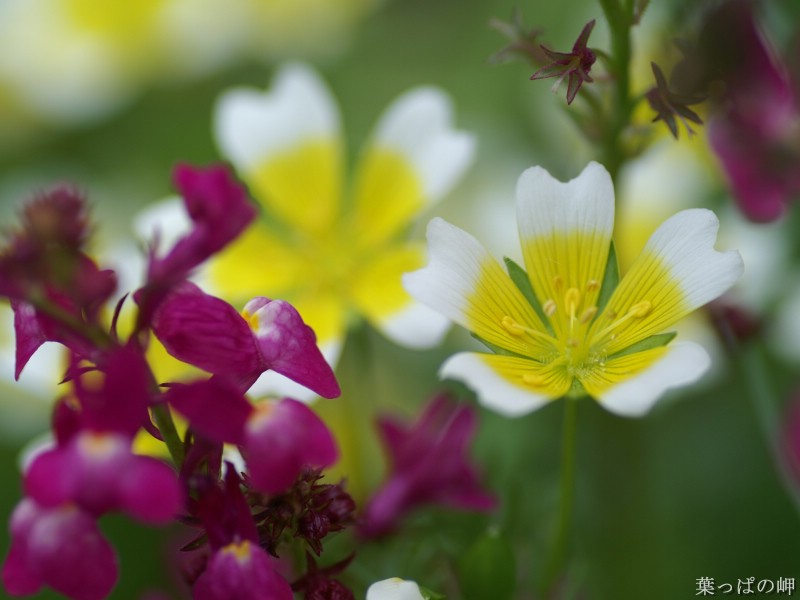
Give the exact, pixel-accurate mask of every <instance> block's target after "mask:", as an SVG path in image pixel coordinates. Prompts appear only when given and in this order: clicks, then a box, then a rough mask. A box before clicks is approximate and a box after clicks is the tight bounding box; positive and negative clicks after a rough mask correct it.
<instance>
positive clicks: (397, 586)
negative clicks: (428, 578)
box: [367, 577, 424, 600]
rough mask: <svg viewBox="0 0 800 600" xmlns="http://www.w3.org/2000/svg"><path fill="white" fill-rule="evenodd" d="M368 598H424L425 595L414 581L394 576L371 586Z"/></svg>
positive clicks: (376, 599)
mask: <svg viewBox="0 0 800 600" xmlns="http://www.w3.org/2000/svg"><path fill="white" fill-rule="evenodd" d="M367 600H424V596H423V595H422V592H420V590H419V586H418V585H417V584H416V583H414V582H413V581H405V580H403V579H400V578H399V577H392V578H391V579H384V580H383V581H378V582H376V583H373V584H372V585H371V586H369V589H368V590H367Z"/></svg>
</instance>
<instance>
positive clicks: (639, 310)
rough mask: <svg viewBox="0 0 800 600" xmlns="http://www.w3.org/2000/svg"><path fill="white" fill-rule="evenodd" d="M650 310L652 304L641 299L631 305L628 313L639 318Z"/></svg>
mask: <svg viewBox="0 0 800 600" xmlns="http://www.w3.org/2000/svg"><path fill="white" fill-rule="evenodd" d="M651 310H653V305H652V304H651V303H650V302H649V301H647V300H642V301H641V302H637V303H636V304H634V305H633V306H631V308H630V310H629V311H628V314H630V315H631V316H633V317H636V318H638V319H641V318H642V317H646V316H647V315H649V314H650V311H651Z"/></svg>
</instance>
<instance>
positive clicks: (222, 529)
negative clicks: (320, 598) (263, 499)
mask: <svg viewBox="0 0 800 600" xmlns="http://www.w3.org/2000/svg"><path fill="white" fill-rule="evenodd" d="M241 483H242V482H241V480H240V479H239V476H238V475H237V474H236V473H235V472H234V471H233V469H229V470H228V474H227V475H226V477H225V480H224V482H222V485H218V484H216V483H213V484H210V482H206V485H200V486H199V487H198V490H197V495H198V499H197V504H196V506H197V513H198V516H199V518H200V521H201V522H202V524H203V526H204V528H205V529H206V532H207V536H208V543H209V545H210V546H211V556H210V557H209V559H208V562H207V563H206V566H205V570H204V571H203V572H202V573H201V574H200V576H199V577H198V578H197V579H196V581H195V582H194V586H193V588H192V596H193V598H194V599H195V600H230V599H232V598H236V599H237V600H260V599H261V598H270V599H274V600H291V599H292V589H291V587H290V586H289V583H288V582H287V581H286V580H285V579H283V577H281V576H280V575H279V574H278V573H277V572H276V571H275V570H274V568H273V567H274V565H275V562H274V561H273V560H272V559H271V558H270V557H269V555H268V554H267V552H266V551H265V550H264V549H263V548H262V547H261V546H260V545H259V542H258V531H257V529H256V526H255V523H254V522H253V518H252V515H251V513H250V507H249V506H248V504H247V501H246V500H245V498H244V495H243V494H242V490H241Z"/></svg>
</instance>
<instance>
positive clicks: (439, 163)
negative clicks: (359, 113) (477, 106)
mask: <svg viewBox="0 0 800 600" xmlns="http://www.w3.org/2000/svg"><path fill="white" fill-rule="evenodd" d="M452 121H453V109H452V106H451V103H450V99H449V98H448V97H447V96H446V95H445V94H444V93H443V92H442V91H441V90H438V89H436V88H419V89H415V90H411V91H409V92H407V93H405V94H403V95H402V96H400V97H399V98H398V99H397V100H395V101H394V102H393V103H392V104H391V106H389V108H388V109H386V112H385V113H384V114H383V116H382V117H381V119H380V121H379V122H378V125H377V127H376V131H375V136H374V139H373V143H374V144H375V145H376V146H378V147H381V148H388V149H391V150H394V151H395V152H398V153H400V154H401V155H403V156H405V157H406V159H407V160H408V161H409V162H410V163H411V164H412V165H413V167H414V170H415V171H416V173H417V174H418V175H419V177H420V178H421V181H422V189H423V194H424V197H425V200H426V201H428V202H431V201H435V200H438V199H439V198H441V197H442V196H444V195H445V194H446V193H447V192H448V191H450V189H451V188H452V187H453V186H454V185H455V184H456V182H457V181H458V180H459V179H460V178H461V176H462V175H463V173H464V171H466V169H467V167H469V165H470V163H471V162H472V158H473V156H474V154H475V138H474V136H472V135H470V134H468V133H466V132H463V131H456V130H455V129H453V125H452Z"/></svg>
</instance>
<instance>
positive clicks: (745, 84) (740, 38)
mask: <svg viewBox="0 0 800 600" xmlns="http://www.w3.org/2000/svg"><path fill="white" fill-rule="evenodd" d="M755 6H756V3H754V2H750V1H747V0H730V1H728V2H725V3H723V4H722V5H721V6H720V7H719V8H717V9H716V10H714V11H712V12H711V13H710V14H709V15H708V17H707V18H706V21H705V24H704V26H703V29H702V30H701V32H700V36H699V43H698V45H697V47H696V48H694V49H693V50H691V51H690V52H689V53H688V55H687V57H686V59H685V60H684V61H683V62H682V63H681V64H680V65H678V66H676V70H677V71H678V75H679V79H680V78H682V80H683V81H682V83H683V85H684V86H685V87H686V88H687V89H689V90H690V91H696V90H701V88H702V87H704V86H705V87H709V86H710V84H711V83H713V82H716V83H717V84H716V85H713V86H710V89H711V90H712V91H714V90H720V89H721V90H722V93H721V94H720V93H717V94H716V95H715V94H713V93H712V94H711V95H712V98H714V99H715V100H716V107H715V108H714V109H713V110H712V113H711V118H710V119H709V122H708V136H709V141H710V143H711V147H712V148H713V150H714V152H715V153H716V155H717V157H718V158H719V161H720V163H721V164H722V168H723V170H724V172H725V175H726V176H727V178H728V181H729V183H730V186H731V191H732V192H733V195H734V197H735V199H736V201H737V202H738V204H739V206H740V207H741V209H742V211H743V212H744V213H745V215H746V216H747V217H748V218H750V219H751V220H753V221H773V220H775V219H777V218H778V217H780V216H781V215H782V214H783V212H784V210H785V206H786V204H787V202H788V201H789V200H790V199H791V198H792V197H793V196H796V195H798V194H800V107H799V106H798V101H797V97H796V96H795V93H794V90H793V87H792V81H791V80H790V78H789V76H788V74H787V72H786V69H785V68H784V66H783V65H782V64H781V62H780V60H779V59H778V57H777V56H776V54H775V52H774V50H773V48H772V47H771V46H770V44H769V43H768V40H767V39H766V38H765V37H764V36H763V35H762V33H761V31H760V30H759V27H758V24H757V22H756V17H755V14H754V9H755ZM673 76H674V75H673ZM720 82H721V83H723V84H724V85H719V83H720Z"/></svg>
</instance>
